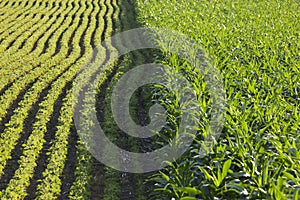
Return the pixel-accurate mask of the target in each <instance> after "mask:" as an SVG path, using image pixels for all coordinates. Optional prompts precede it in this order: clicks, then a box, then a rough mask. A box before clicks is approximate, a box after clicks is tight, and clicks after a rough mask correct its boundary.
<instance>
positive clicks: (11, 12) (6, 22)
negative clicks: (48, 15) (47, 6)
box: [1, 1, 42, 34]
mask: <svg viewBox="0 0 300 200" xmlns="http://www.w3.org/2000/svg"><path fill="white" fill-rule="evenodd" d="M10 2H11V1H10ZM40 2H42V1H40ZM26 3H28V4H27V6H23V5H22V4H21V5H20V6H18V7H17V8H14V7H12V8H14V9H12V8H11V7H9V6H5V8H3V9H1V11H4V15H2V16H1V19H2V20H1V34H2V33H3V32H5V30H8V28H12V27H13V25H15V24H16V23H17V21H14V19H16V16H19V15H20V14H21V13H23V14H29V12H28V11H29V10H30V9H32V8H37V6H38V4H36V5H35V6H33V1H30V2H28V1H23V4H26ZM24 17H25V16H24V15H20V17H19V18H18V19H19V20H21V19H24Z"/></svg>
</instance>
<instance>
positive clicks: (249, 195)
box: [0, 0, 300, 200]
mask: <svg viewBox="0 0 300 200" xmlns="http://www.w3.org/2000/svg"><path fill="white" fill-rule="evenodd" d="M299 9H300V2H299V1H298V0H290V1H280V0H266V1H254V0H253V1H249V2H247V3H245V2H243V1H242V0H234V1H229V0H225V1H221V0H203V1H198V0H189V1H184V0H176V1H174V0H164V1H157V0H136V1H135V0H127V1H123V0H69V1H66V0H25V1H21V0H0V57H1V59H0V199H107V200H108V199H172V198H174V199H182V200H184V199H185V200H193V199H229V198H233V199H295V200H296V199H300V197H299V196H300V194H299V193H300V140H299V139H300V138H299V137H300V135H299V134H300V37H299V34H300V24H299V21H300V13H299ZM139 26H145V27H162V28H167V29H169V30H177V31H180V32H182V33H184V34H186V35H188V36H189V37H191V38H193V39H194V40H197V41H199V43H200V44H201V45H202V46H203V48H204V50H205V51H206V52H207V53H208V54H209V55H210V57H211V59H212V60H213V62H214V66H215V67H216V69H218V70H219V72H220V74H221V76H222V79H223V82H224V89H225V91H226V102H227V104H226V114H225V124H224V127H223V131H222V134H221V136H220V138H219V140H218V141H217V143H216V144H215V145H214V147H213V148H212V149H210V153H209V154H208V155H207V156H205V157H203V158H202V157H199V154H198V152H199V146H198V143H197V142H195V143H193V145H192V146H191V147H190V149H189V151H188V152H186V154H184V156H182V157H181V158H180V159H178V160H177V161H176V162H174V163H173V164H170V165H169V166H168V167H167V168H165V169H163V170H161V171H159V172H158V171H157V172H154V173H151V174H133V173H125V172H119V171H117V170H114V169H111V168H109V167H107V166H105V165H103V164H101V163H100V162H99V161H97V160H96V159H95V158H93V156H92V155H91V154H90V153H89V151H88V150H87V149H86V147H85V146H84V145H83V143H82V142H81V141H80V139H79V137H78V134H77V131H76V127H75V125H74V121H73V108H72V86H73V82H74V80H75V78H76V75H77V73H78V72H79V71H80V70H81V68H82V66H83V65H84V63H85V62H87V61H88V62H89V63H92V64H99V65H101V64H104V63H107V62H109V61H110V60H111V56H110V55H109V54H106V55H101V56H98V55H97V52H98V50H99V48H105V49H114V48H115V47H114V45H115V44H114V43H113V42H111V43H105V44H103V46H99V45H100V44H101V42H102V41H103V40H104V39H105V38H109V37H110V36H112V35H113V34H115V33H118V32H122V31H125V30H129V29H132V28H135V27H139ZM128 41H129V40H128ZM123 42H124V41H123ZM125 42H126V41H125ZM125 42H124V43H125ZM158 54H159V55H158ZM157 55H158V56H157ZM153 58H154V59H156V60H155V61H156V62H161V63H164V65H166V66H170V67H173V68H176V69H177V70H179V71H181V72H184V73H185V74H186V76H187V77H188V78H189V79H188V80H190V81H191V82H193V84H194V86H195V87H196V89H197V91H198V92H197V95H198V97H199V100H198V101H199V105H200V107H201V111H202V112H203V114H204V115H207V116H209V110H210V106H211V101H210V100H209V99H208V98H206V97H205V94H207V87H206V84H205V82H204V81H203V79H202V78H201V74H198V75H197V76H192V74H193V71H192V70H191V67H189V63H186V62H184V61H183V60H182V58H179V57H178V56H177V55H173V54H170V53H168V52H164V51H162V52H159V53H158V52H157V51H156V52H155V57H153V56H151V52H150V51H147V52H145V51H137V52H132V53H130V54H128V55H126V56H124V57H122V58H120V59H119V61H118V62H117V63H115V64H114V65H111V66H108V67H107V69H104V70H103V72H102V73H105V75H106V76H104V78H103V79H101V81H100V82H99V90H98V93H97V103H96V109H97V117H98V119H99V121H101V122H102V126H103V129H104V130H105V131H106V133H107V134H108V136H109V138H110V140H111V141H113V142H114V143H116V144H118V145H119V146H121V147H123V148H126V149H129V150H132V151H138V150H139V149H140V148H141V146H143V147H145V146H146V147H148V146H150V145H154V146H155V145H156V144H154V143H153V141H149V142H147V141H144V143H141V142H139V141H136V140H134V139H132V138H131V137H127V135H126V134H125V133H123V132H121V131H120V130H119V128H118V127H117V126H116V124H115V123H114V122H113V120H114V119H113V118H112V115H111V110H110V106H109V105H110V101H111V90H112V88H113V87H114V85H115V84H116V82H117V81H118V79H119V78H120V77H121V76H122V75H123V74H124V73H126V71H128V70H129V69H131V67H133V66H135V65H137V64H142V63H144V62H146V61H147V62H149V61H150V60H153ZM196 83H197V84H196ZM86 84H88V83H86ZM147 91H148V88H144V89H140V90H138V91H137V92H136V93H135V96H133V98H132V102H133V106H132V110H131V113H133V114H132V117H133V118H134V120H135V121H136V122H139V123H140V124H145V123H146V122H145V118H147V116H145V115H147V114H145V113H144V112H141V111H140V110H141V109H142V110H143V109H144V108H145V107H147V104H148V103H149V100H147V98H148V97H149V96H150V95H149V94H148V93H147ZM146 112H147V111H146ZM202 125H203V126H205V122H203V124H202ZM199 131H200V132H201V133H203V134H205V131H207V130H206V129H201V130H199ZM157 142H160V141H159V140H158V141H157ZM103 148H105V147H103Z"/></svg>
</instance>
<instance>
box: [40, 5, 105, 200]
mask: <svg viewBox="0 0 300 200" xmlns="http://www.w3.org/2000/svg"><path fill="white" fill-rule="evenodd" d="M94 8H95V10H94V12H93V13H92V14H91V22H90V24H89V26H88V29H87V33H86V35H85V37H84V40H85V41H84V45H85V48H88V49H90V47H89V46H88V45H89V44H90V41H89V40H90V38H91V34H92V32H93V31H94V30H95V28H96V14H97V13H98V12H100V7H99V6H98V5H97V4H96V5H95V6H94ZM102 29H103V28H102ZM88 52H89V51H88ZM87 58H89V57H87V56H85V59H87ZM71 95H72V90H71V91H69V92H68V94H67V96H66V98H65V104H63V107H62V109H61V115H60V118H59V124H63V126H58V127H57V128H58V131H57V132H56V141H55V142H53V146H52V147H51V149H50V150H51V152H49V153H50V156H51V158H50V160H49V163H48V165H47V169H46V170H45V172H44V173H43V177H44V178H43V179H42V182H41V184H40V185H39V186H38V192H37V194H38V198H39V199H53V198H56V197H57V196H58V195H59V194H60V186H61V182H60V177H61V175H62V171H63V167H64V164H65V160H66V154H67V142H68V141H67V139H68V134H69V131H70V128H71V125H72V111H73V110H72V96H71Z"/></svg>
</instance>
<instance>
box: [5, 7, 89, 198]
mask: <svg viewBox="0 0 300 200" xmlns="http://www.w3.org/2000/svg"><path fill="white" fill-rule="evenodd" d="M91 10H92V8H91V7H90V8H89V9H88V10H86V11H85V14H87V15H88V14H89V13H90V12H91ZM87 22H88V21H87V18H83V20H82V24H81V25H80V26H79V28H78V29H77V30H76V34H75V37H74V39H73V41H72V43H73V45H74V50H73V51H72V52H71V58H67V59H65V60H64V62H63V63H61V64H60V65H59V66H57V67H56V68H55V69H56V70H57V71H58V73H57V74H60V73H61V72H62V70H64V69H65V68H66V66H70V67H67V71H65V72H64V73H63V74H62V75H61V76H60V77H59V78H58V79H57V80H56V81H55V82H54V83H52V85H51V89H50V90H49V93H48V95H47V96H46V97H45V99H44V101H42V102H41V103H40V104H39V107H40V109H39V112H38V113H37V116H36V119H37V121H36V122H35V124H34V125H33V130H32V133H31V135H30V136H29V138H28V140H27V141H26V145H25V146H24V151H23V156H22V157H21V160H20V161H19V164H20V166H19V168H18V170H17V171H16V173H15V175H14V178H13V179H11V181H10V183H9V185H8V187H7V189H6V191H5V192H4V193H3V194H4V196H8V197H15V198H19V197H22V196H24V195H26V190H25V188H26V187H27V186H28V184H29V182H28V181H29V178H30V177H31V174H32V173H33V170H34V167H35V165H36V163H35V160H36V158H37V156H38V155H39V152H40V150H41V148H42V146H43V142H44V140H41V139H40V138H43V137H44V136H43V135H44V133H45V132H46V123H47V121H49V118H50V115H51V113H52V112H53V105H54V102H55V100H56V99H57V97H58V96H59V95H60V93H61V92H62V89H63V88H64V87H65V85H66V83H67V82H68V81H70V80H72V77H74V76H75V75H76V72H77V70H78V64H73V62H74V61H75V60H76V57H77V58H79V56H80V47H79V46H78V44H79V41H80V36H81V34H82V33H83V31H84V29H85V27H86V26H87V25H88V24H87ZM76 45H77V46H76ZM77 62H79V61H77ZM79 63H80V62H79ZM60 68H61V69H60ZM59 71H60V72H59ZM52 72H53V73H54V71H52ZM54 74H55V73H54ZM38 83H39V82H38ZM24 181H25V182H24ZM26 182H27V184H26ZM20 183H22V184H20ZM20 185H22V188H20ZM16 186H19V188H18V189H17V190H15V187H16Z"/></svg>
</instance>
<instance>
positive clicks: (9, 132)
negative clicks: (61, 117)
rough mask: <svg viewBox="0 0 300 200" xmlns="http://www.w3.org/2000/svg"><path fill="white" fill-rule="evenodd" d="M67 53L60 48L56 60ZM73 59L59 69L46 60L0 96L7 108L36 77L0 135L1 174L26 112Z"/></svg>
mask: <svg viewBox="0 0 300 200" xmlns="http://www.w3.org/2000/svg"><path fill="white" fill-rule="evenodd" d="M84 10H85V9H84V8H82V9H81V12H84ZM79 13H80V12H79ZM75 21H77V24H78V23H79V16H78V17H77V18H75ZM66 25H68V24H66ZM76 26H77V25H76V23H75V24H74V26H73V27H71V28H70V29H69V31H68V32H66V33H65V34H64V36H65V37H63V38H62V41H63V42H64V43H68V39H69V37H70V36H71V34H72V33H73V31H75V30H76ZM78 37H79V38H78ZM76 39H77V40H76ZM75 41H77V42H78V43H79V41H80V35H79V36H77V38H74V41H73V42H75ZM67 51H68V47H66V46H62V49H61V52H62V53H61V52H60V53H61V55H60V56H57V57H58V58H60V57H61V59H60V60H62V59H63V58H64V57H65V55H66V54H67ZM63 52H64V53H63ZM73 53H74V54H75V55H77V57H79V55H80V52H79V51H78V50H77V51H73ZM75 59H76V56H75V58H74V59H73V61H72V60H69V61H68V62H67V60H64V62H62V63H61V64H60V65H61V67H58V66H53V65H55V64H58V63H59V61H60V60H58V62H57V61H56V62H53V61H55V60H48V61H46V62H45V63H43V64H42V65H41V67H40V68H35V70H33V71H32V72H31V73H29V74H27V75H26V76H25V77H23V78H21V79H19V80H18V81H17V82H16V83H14V84H13V86H12V87H11V88H9V89H8V90H6V92H5V93H4V95H2V96H1V100H3V101H4V102H7V106H9V104H10V102H12V101H11V100H10V99H11V98H12V97H13V98H16V97H17V95H18V94H19V92H20V91H21V89H22V87H23V88H24V87H25V86H26V84H27V83H30V81H31V80H35V79H36V78H37V77H38V80H37V81H36V82H35V84H34V85H33V86H32V87H31V88H30V90H29V91H28V92H27V93H26V94H25V96H24V98H23V99H24V100H23V101H21V102H20V103H19V105H18V108H17V109H16V110H15V114H14V115H13V116H12V117H11V120H10V122H9V123H8V124H7V125H6V129H5V130H4V132H3V133H2V134H1V144H3V145H1V150H2V152H3V153H2V154H1V159H0V160H1V168H0V169H1V172H2V169H3V167H4V166H5V162H6V160H7V159H8V158H9V154H10V151H11V150H12V148H13V147H14V144H15V142H16V141H17V139H18V137H19V135H18V134H17V133H21V132H22V129H23V128H22V127H23V124H24V119H25V118H26V117H27V116H28V110H29V109H30V108H31V106H32V105H33V103H34V102H35V101H36V100H37V99H38V98H39V95H40V93H41V91H42V90H44V89H46V88H47V87H48V86H49V83H51V82H52V81H53V80H55V79H56V78H57V77H58V76H59V75H60V74H61V73H62V72H63V71H64V70H65V69H67V68H68V65H67V64H68V63H72V62H74V60H75ZM51 67H52V72H51V74H49V73H45V72H47V71H49V70H50V69H51ZM39 76H40V77H39ZM17 83H18V85H17ZM6 94H8V95H6ZM13 95H15V96H13ZM4 105H5V104H4ZM7 108H8V107H7ZM7 108H6V109H7ZM1 109H4V112H3V113H4V114H5V106H1ZM1 113H2V112H1ZM2 162H3V163H2Z"/></svg>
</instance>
